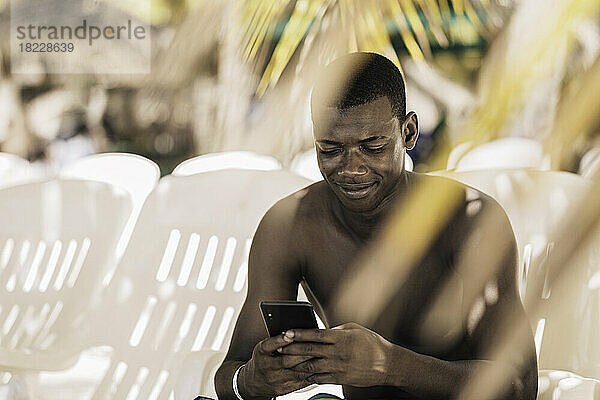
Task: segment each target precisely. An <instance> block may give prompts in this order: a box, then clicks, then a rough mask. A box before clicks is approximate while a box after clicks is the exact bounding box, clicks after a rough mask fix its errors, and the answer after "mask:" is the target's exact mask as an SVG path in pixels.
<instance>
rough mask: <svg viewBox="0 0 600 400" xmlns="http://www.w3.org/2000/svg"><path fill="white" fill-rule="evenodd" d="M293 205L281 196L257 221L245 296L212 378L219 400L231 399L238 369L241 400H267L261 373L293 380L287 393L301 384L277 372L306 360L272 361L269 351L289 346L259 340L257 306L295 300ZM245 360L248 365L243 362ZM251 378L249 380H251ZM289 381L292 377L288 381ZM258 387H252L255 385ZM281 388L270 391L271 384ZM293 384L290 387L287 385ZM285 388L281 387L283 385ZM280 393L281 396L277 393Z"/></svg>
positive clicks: (297, 269) (280, 341)
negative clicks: (219, 365)
mask: <svg viewBox="0 0 600 400" xmlns="http://www.w3.org/2000/svg"><path fill="white" fill-rule="evenodd" d="M296 204H297V202H296V201H295V200H294V198H286V199H284V200H282V201H280V202H278V203H277V204H276V205H274V206H273V207H272V208H271V209H270V210H269V211H268V212H267V214H266V215H265V216H264V217H263V219H262V221H261V223H260V225H259V227H258V229H257V231H256V234H255V235H254V239H253V241H252V247H251V250H250V256H249V261H248V293H247V296H246V300H245V302H244V305H243V307H242V310H241V312H240V315H239V317H238V320H237V323H236V326H235V329H234V332H233V337H232V341H231V344H230V346H229V351H228V353H227V355H226V357H225V360H224V361H223V364H222V365H221V367H220V368H219V370H218V371H217V374H216V376H215V388H216V390H217V394H218V397H219V399H222V400H225V399H237V397H236V396H235V394H234V392H233V385H232V383H233V375H234V373H235V371H236V370H237V369H238V368H239V367H240V366H241V365H244V364H246V365H245V366H244V368H242V370H241V371H240V373H239V375H238V380H237V381H238V386H239V390H240V392H241V393H242V395H243V396H244V398H247V399H250V398H270V397H272V396H271V394H272V393H271V392H268V391H266V392H265V393H264V396H261V395H259V394H258V393H257V392H260V391H261V389H265V388H262V387H260V385H261V384H262V385H263V386H264V385H267V383H268V382H266V380H268V378H269V377H266V378H265V377H264V376H260V377H257V376H256V375H261V374H263V373H268V372H266V370H267V369H280V371H279V377H280V378H281V380H285V379H288V380H291V381H293V382H295V384H296V386H298V385H299V386H298V387H295V386H294V385H293V384H289V385H288V386H289V387H290V390H289V391H293V390H295V389H298V388H300V387H303V386H306V385H307V384H308V383H306V382H304V383H303V384H302V385H300V384H299V383H298V382H297V381H298V380H299V379H300V378H302V377H304V375H305V374H304V375H303V374H300V373H297V372H294V371H288V374H287V375H286V374H285V373H283V371H282V369H283V368H285V367H286V366H289V367H291V366H295V365H296V364H298V363H300V362H302V361H305V360H307V359H308V358H309V357H287V358H282V357H273V352H274V351H275V350H276V349H277V348H279V347H281V346H283V345H285V344H287V343H289V341H288V340H286V339H285V338H284V337H283V336H278V337H276V338H271V339H265V337H266V336H267V334H266V330H265V327H264V323H263V320H262V317H261V314H260V310H259V303H260V302H261V301H264V300H296V296H297V291H298V283H299V282H300V280H301V270H300V267H299V263H298V259H297V257H296V251H295V246H297V243H296V242H293V238H292V226H293V218H294V214H295V206H296ZM249 360H251V362H249ZM252 375H254V376H252ZM292 378H293V379H292ZM285 383H286V382H284V381H281V382H276V383H273V384H272V385H271V388H268V389H271V390H273V389H276V390H284V389H283V388H282V387H283V386H285ZM257 385H258V386H259V387H256V386H257ZM278 385H280V386H282V387H274V386H278ZM292 386H294V387H292ZM286 388H287V387H286ZM282 393H283V392H282Z"/></svg>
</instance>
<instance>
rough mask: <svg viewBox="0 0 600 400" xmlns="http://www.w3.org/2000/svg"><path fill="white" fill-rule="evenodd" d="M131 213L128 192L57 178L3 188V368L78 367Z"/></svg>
mask: <svg viewBox="0 0 600 400" xmlns="http://www.w3.org/2000/svg"><path fill="white" fill-rule="evenodd" d="M131 209H132V205H131V200H130V198H129V196H128V194H127V193H126V192H125V191H122V190H119V189H118V188H114V187H112V186H110V185H107V184H104V183H98V182H84V181H72V180H61V179H58V180H51V181H46V182H38V183H30V184H23V185H19V186H15V187H11V188H5V189H3V190H0V219H1V220H2V224H0V288H1V289H0V370H2V371H4V372H5V375H4V379H3V380H2V382H1V383H6V382H7V381H8V380H9V379H8V378H9V377H10V374H11V373H12V375H20V374H22V373H26V372H31V371H33V372H35V371H40V370H46V371H48V370H57V369H62V368H66V367H68V366H69V365H72V364H73V363H74V362H75V361H76V359H77V355H78V353H79V351H80V350H81V349H82V348H83V347H85V342H86V341H87V337H88V334H89V332H88V329H87V328H88V325H87V324H86V317H88V315H87V313H88V312H89V311H90V309H91V308H92V305H93V303H94V302H96V301H99V299H100V297H99V294H100V291H101V290H102V285H101V284H100V283H101V282H102V277H103V275H104V274H106V273H107V271H108V269H109V268H110V266H112V265H114V256H115V247H116V244H117V241H118V238H119V236H120V234H121V232H122V229H123V227H124V225H125V222H126V220H127V217H128V216H129V214H130V212H131Z"/></svg>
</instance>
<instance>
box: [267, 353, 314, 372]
mask: <svg viewBox="0 0 600 400" xmlns="http://www.w3.org/2000/svg"><path fill="white" fill-rule="evenodd" d="M274 358H276V359H277V363H278V364H279V367H280V368H288V369H289V368H294V367H296V366H297V365H298V364H302V363H303V362H305V361H308V360H310V359H311V358H313V356H289V355H284V354H282V355H281V356H279V357H274Z"/></svg>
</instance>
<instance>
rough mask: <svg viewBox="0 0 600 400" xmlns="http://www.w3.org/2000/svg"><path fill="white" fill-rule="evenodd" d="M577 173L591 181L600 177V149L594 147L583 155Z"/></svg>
mask: <svg viewBox="0 0 600 400" xmlns="http://www.w3.org/2000/svg"><path fill="white" fill-rule="evenodd" d="M577 173H578V174H579V175H581V176H583V177H584V178H589V179H597V178H598V177H600V147H594V148H592V149H590V150H588V151H587V152H586V153H585V154H584V155H583V157H582V158H581V161H580V162H579V170H578V171H577Z"/></svg>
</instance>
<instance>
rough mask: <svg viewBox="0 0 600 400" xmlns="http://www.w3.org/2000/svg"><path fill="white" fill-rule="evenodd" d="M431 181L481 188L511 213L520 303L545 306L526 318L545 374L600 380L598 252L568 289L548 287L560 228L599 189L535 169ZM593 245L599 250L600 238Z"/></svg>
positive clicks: (568, 277)
mask: <svg viewBox="0 0 600 400" xmlns="http://www.w3.org/2000/svg"><path fill="white" fill-rule="evenodd" d="M432 174H435V175H442V176H446V177H450V178H452V179H456V180H458V181H460V182H463V183H465V184H467V185H470V186H472V187H475V188H477V189H479V190H481V191H483V192H484V193H487V194H489V195H491V196H492V197H494V198H495V199H496V200H497V201H498V202H499V203H500V204H501V205H502V206H503V208H504V209H505V211H506V213H507V215H508V217H509V219H510V221H511V224H512V226H513V230H514V232H515V236H516V239H517V244H518V247H519V256H520V262H519V270H518V271H517V279H518V283H519V291H520V294H521V298H522V299H524V304H525V305H527V304H532V302H534V301H541V302H542V305H541V308H540V309H539V310H538V311H537V312H535V313H533V314H532V311H530V310H527V311H528V314H529V317H530V320H531V321H532V325H533V329H534V331H535V342H536V348H537V350H538V355H539V365H540V368H545V369H560V370H563V369H564V370H571V371H574V372H577V373H578V374H580V375H583V376H592V377H596V378H599V377H600V368H599V367H598V365H600V363H599V362H600V343H599V342H598V328H600V326H598V325H599V321H598V315H600V313H599V311H600V307H599V304H600V301H599V300H600V291H599V290H598V289H599V288H600V268H599V267H598V265H600V252H599V251H598V248H599V247H598V246H597V245H596V246H592V247H591V248H589V249H587V250H586V251H587V252H589V254H588V253H586V254H581V255H580V258H581V260H582V261H575V262H576V264H573V265H569V266H564V267H565V268H566V267H569V268H570V269H569V272H568V273H566V274H563V275H562V276H561V279H562V280H564V282H566V283H565V285H566V286H564V285H562V282H561V281H559V282H558V283H555V284H554V285H552V284H551V283H550V282H549V278H550V275H551V271H550V270H549V262H548V257H549V256H550V255H551V253H552V252H553V251H555V250H556V248H557V246H560V245H561V242H560V239H561V235H564V232H561V224H562V223H564V222H565V221H564V220H565V217H566V216H567V215H568V213H569V212H570V211H571V210H576V209H578V207H579V204H580V201H581V199H582V198H583V197H584V196H585V195H586V193H587V192H588V190H589V188H590V185H591V184H592V183H591V182H589V181H587V180H586V179H584V178H582V177H580V176H578V175H576V174H572V173H567V172H556V171H537V170H532V169H514V170H497V171H493V170H490V171H467V172H450V171H443V172H434V173H432ZM592 240H595V241H596V242H595V243H600V234H597V235H596V236H595V237H594V238H592ZM580 262H581V264H578V263H580ZM553 267H554V268H556V267H557V266H556V265H554V266H553ZM594 277H596V279H595V281H594V279H593V278H594ZM594 282H596V283H595V284H594ZM594 285H595V286H594ZM534 288H535V289H536V290H535V291H532V289H534ZM540 288H541V289H540ZM559 290H560V291H559ZM565 304H568V305H569V307H564V306H565ZM558 309H561V310H564V311H560V312H559V311H557V310H558ZM566 327H568V329H566Z"/></svg>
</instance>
